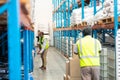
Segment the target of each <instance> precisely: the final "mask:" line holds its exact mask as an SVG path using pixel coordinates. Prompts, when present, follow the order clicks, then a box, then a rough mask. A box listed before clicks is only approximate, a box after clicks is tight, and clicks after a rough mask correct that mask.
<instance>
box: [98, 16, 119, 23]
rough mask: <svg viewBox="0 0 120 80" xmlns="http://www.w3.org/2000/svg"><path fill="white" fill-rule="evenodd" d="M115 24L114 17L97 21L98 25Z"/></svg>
mask: <svg viewBox="0 0 120 80" xmlns="http://www.w3.org/2000/svg"><path fill="white" fill-rule="evenodd" d="M113 22H114V17H109V18H104V19H101V20H99V21H97V22H96V24H108V23H113ZM118 22H120V17H118Z"/></svg>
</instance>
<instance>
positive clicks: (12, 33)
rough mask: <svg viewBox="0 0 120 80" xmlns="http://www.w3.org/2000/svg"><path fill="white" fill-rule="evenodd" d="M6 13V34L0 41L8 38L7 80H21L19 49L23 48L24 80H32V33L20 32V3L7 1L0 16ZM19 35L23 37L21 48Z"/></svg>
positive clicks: (11, 0) (15, 0) (0, 10)
mask: <svg viewBox="0 0 120 80" xmlns="http://www.w3.org/2000/svg"><path fill="white" fill-rule="evenodd" d="M5 11H7V13H8V16H7V18H8V19H7V23H8V27H7V33H4V34H3V35H2V36H1V37H0V39H3V38H4V37H5V36H8V64H9V65H8V66H9V80H22V79H23V78H22V75H21V74H22V72H21V66H22V63H21V57H22V56H21V52H22V51H21V48H22V47H23V48H24V49H23V53H24V80H33V77H32V75H31V72H33V56H32V50H33V48H34V47H33V46H34V45H33V44H34V43H33V39H34V32H33V31H31V30H30V29H24V30H23V33H22V32H20V30H21V26H20V3H19V0H9V1H8V2H6V3H5V4H4V5H2V6H1V7H0V15H1V14H2V13H3V12H5ZM21 34H22V35H23V39H24V41H23V46H21ZM6 42H7V40H4V41H3V43H2V44H0V46H2V54H3V55H4V52H5V51H6V50H5V48H4V46H3V45H4V44H5V43H6Z"/></svg>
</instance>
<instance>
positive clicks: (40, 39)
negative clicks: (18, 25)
mask: <svg viewBox="0 0 120 80" xmlns="http://www.w3.org/2000/svg"><path fill="white" fill-rule="evenodd" d="M44 40H45V38H44V37H43V38H42V37H40V38H39V43H40V46H41V48H42V46H43V42H44ZM48 48H49V43H48V40H47V41H46V46H45V49H48Z"/></svg>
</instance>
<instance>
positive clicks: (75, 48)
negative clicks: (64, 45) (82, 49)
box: [74, 45, 78, 55]
mask: <svg viewBox="0 0 120 80" xmlns="http://www.w3.org/2000/svg"><path fill="white" fill-rule="evenodd" d="M74 54H76V55H78V48H77V45H74Z"/></svg>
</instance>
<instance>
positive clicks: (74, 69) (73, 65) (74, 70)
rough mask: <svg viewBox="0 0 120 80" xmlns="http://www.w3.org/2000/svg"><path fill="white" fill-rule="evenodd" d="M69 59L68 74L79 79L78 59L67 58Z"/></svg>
mask: <svg viewBox="0 0 120 80" xmlns="http://www.w3.org/2000/svg"><path fill="white" fill-rule="evenodd" d="M69 59H70V65H69V66H70V73H69V75H70V76H71V77H80V65H79V63H80V62H79V58H78V57H74V58H69Z"/></svg>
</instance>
